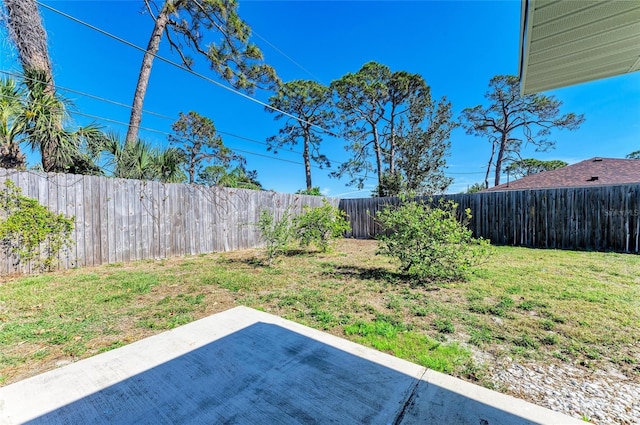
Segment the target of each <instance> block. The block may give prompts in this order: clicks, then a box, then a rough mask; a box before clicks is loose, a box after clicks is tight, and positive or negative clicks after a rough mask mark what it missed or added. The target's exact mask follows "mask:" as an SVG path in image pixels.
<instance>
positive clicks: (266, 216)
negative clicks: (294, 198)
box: [258, 209, 293, 265]
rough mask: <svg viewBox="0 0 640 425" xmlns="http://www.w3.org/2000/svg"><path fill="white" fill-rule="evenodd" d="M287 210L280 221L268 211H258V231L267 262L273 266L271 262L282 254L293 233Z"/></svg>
mask: <svg viewBox="0 0 640 425" xmlns="http://www.w3.org/2000/svg"><path fill="white" fill-rule="evenodd" d="M291 226H292V224H291V216H290V214H289V210H288V209H287V210H285V211H284V213H283V214H282V217H281V218H280V220H276V218H275V217H274V215H273V213H272V212H270V211H269V210H266V209H264V210H262V211H260V217H259V218H258V229H260V233H261V235H262V239H263V240H264V242H265V250H266V254H267V262H268V263H269V265H271V264H273V260H274V259H275V258H276V257H278V256H280V255H282V254H284V253H285V252H286V251H287V248H288V247H289V244H290V242H291V239H292V236H293V231H292V227H291Z"/></svg>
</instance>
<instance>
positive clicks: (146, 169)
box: [100, 133, 186, 183]
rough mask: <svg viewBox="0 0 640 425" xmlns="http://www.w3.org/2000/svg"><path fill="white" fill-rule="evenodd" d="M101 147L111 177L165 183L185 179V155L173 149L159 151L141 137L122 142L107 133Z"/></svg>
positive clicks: (179, 181)
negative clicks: (134, 140)
mask: <svg viewBox="0 0 640 425" xmlns="http://www.w3.org/2000/svg"><path fill="white" fill-rule="evenodd" d="M100 150H101V151H102V152H104V153H105V154H107V155H108V157H109V158H108V160H107V165H108V166H109V167H110V168H112V170H113V176H114V177H119V178H124V179H138V180H159V181H162V182H166V183H181V182H184V181H185V179H186V176H185V174H184V172H183V171H182V169H181V167H182V165H183V164H184V157H183V156H182V155H181V154H180V153H179V152H178V151H177V149H175V148H169V149H166V150H159V149H157V148H154V147H152V146H151V144H150V143H148V142H145V141H144V140H141V139H137V140H136V142H134V143H125V142H124V141H122V140H121V139H120V136H119V135H117V134H114V133H110V134H107V135H106V136H105V137H104V139H103V141H102V145H101V147H100Z"/></svg>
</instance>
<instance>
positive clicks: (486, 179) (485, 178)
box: [484, 141, 496, 189]
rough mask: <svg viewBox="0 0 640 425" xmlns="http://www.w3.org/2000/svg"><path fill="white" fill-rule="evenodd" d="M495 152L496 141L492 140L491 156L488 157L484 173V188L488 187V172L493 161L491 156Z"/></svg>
mask: <svg viewBox="0 0 640 425" xmlns="http://www.w3.org/2000/svg"><path fill="white" fill-rule="evenodd" d="M495 153H496V143H495V141H493V142H492V143H491V157H490V158H489V163H488V164H487V172H486V173H485V175H484V188H485V189H488V188H489V172H490V171H491V163H493V156H494V155H495Z"/></svg>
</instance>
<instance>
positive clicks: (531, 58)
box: [520, 0, 640, 94]
mask: <svg viewBox="0 0 640 425" xmlns="http://www.w3.org/2000/svg"><path fill="white" fill-rule="evenodd" d="M639 70H640V1H637V0H636V1H625V0H615V1H597V2H593V1H552V0H522V14H521V19H520V82H521V91H522V94H531V93H537V92H541V91H546V90H550V89H555V88H559V87H565V86H569V85H572V84H577V83H582V82H586V81H592V80H597V79H600V78H606V77H611V76H614V75H621V74H626V73H629V72H634V71H639Z"/></svg>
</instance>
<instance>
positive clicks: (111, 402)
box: [0, 307, 582, 425]
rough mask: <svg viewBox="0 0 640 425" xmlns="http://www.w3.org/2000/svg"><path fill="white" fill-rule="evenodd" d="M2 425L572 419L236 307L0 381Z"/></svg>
mask: <svg viewBox="0 0 640 425" xmlns="http://www.w3.org/2000/svg"><path fill="white" fill-rule="evenodd" d="M0 423H2V424H22V423H26V424H38V425H44V424H316V423H341V424H430V423H431V424H474V425H494V424H533V423H541V424H579V423H582V422H581V421H578V420H576V419H573V418H570V417H568V416H564V415H562V414H559V413H556V412H552V411H550V410H547V409H545V408H542V407H540V406H536V405H534V404H531V403H527V402H525V401H522V400H519V399H516V398H513V397H510V396H506V395H503V394H500V393H497V392H494V391H490V390H488V389H485V388H482V387H479V386H476V385H473V384H470V383H468V382H465V381H462V380H459V379H456V378H453V377H450V376H447V375H443V374H441V373H437V372H434V371H431V370H427V369H425V368H423V367H421V366H418V365H416V364H412V363H409V362H407V361H404V360H401V359H398V358H395V357H393V356H390V355H387V354H384V353H380V352H378V351H375V350H372V349H369V348H366V347H363V346H360V345H358V344H354V343H352V342H350V341H346V340H344V339H341V338H338V337H335V336H333V335H329V334H326V333H323V332H320V331H316V330H314V329H310V328H307V327H305V326H302V325H299V324H296V323H293V322H290V321H287V320H284V319H282V318H279V317H277V316H273V315H270V314H267V313H263V312H259V311H256V310H252V309H249V308H246V307H237V308H234V309H231V310H228V311H225V312H222V313H218V314H215V315H213V316H210V317H207V318H205V319H202V320H199V321H196V322H193V323H190V324H188V325H185V326H182V327H180V328H177V329H174V330H171V331H168V332H164V333H162V334H159V335H156V336H153V337H150V338H147V339H144V340H141V341H138V342H135V343H133V344H130V345H127V346H125V347H122V348H119V349H116V350H113V351H110V352H107V353H104V354H100V355H97V356H95V357H91V358H89V359H86V360H82V361H79V362H77V363H74V364H71V365H67V366H65V367H61V368H59V369H56V370H52V371H50V372H47V373H43V374H41V375H38V376H35V377H33V378H29V379H26V380H24V381H20V382H17V383H15V384H12V385H8V386H5V387H2V388H0Z"/></svg>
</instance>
